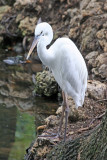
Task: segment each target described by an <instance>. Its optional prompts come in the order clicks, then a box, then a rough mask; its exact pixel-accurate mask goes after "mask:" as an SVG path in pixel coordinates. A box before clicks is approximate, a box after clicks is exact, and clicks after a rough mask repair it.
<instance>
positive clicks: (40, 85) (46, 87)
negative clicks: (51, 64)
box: [35, 71, 58, 96]
mask: <svg viewBox="0 0 107 160" xmlns="http://www.w3.org/2000/svg"><path fill="white" fill-rule="evenodd" d="M35 91H36V93H37V94H40V95H45V96H52V95H54V94H56V93H57V92H58V86H57V82H56V81H55V79H54V77H53V75H52V74H51V73H50V72H49V71H43V72H38V73H37V74H36V85H35Z"/></svg>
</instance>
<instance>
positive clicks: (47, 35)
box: [27, 22, 53, 59]
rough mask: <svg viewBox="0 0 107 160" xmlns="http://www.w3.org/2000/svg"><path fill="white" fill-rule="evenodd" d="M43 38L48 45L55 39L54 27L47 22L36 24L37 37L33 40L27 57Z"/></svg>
mask: <svg viewBox="0 0 107 160" xmlns="http://www.w3.org/2000/svg"><path fill="white" fill-rule="evenodd" d="M43 37H44V39H43ZM41 39H43V40H44V43H45V44H46V45H48V44H50V42H51V41H52V39H53V31H52V27H51V26H50V25H49V24H48V23H46V22H42V23H39V24H38V25H37V26H36V28H35V38H34V40H33V43H32V46H31V48H30V50H29V53H28V55H27V59H28V58H29V56H30V55H31V53H32V51H33V49H34V48H35V46H36V45H37V44H38V42H39V41H41Z"/></svg>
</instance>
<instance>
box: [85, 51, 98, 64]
mask: <svg viewBox="0 0 107 160" xmlns="http://www.w3.org/2000/svg"><path fill="white" fill-rule="evenodd" d="M97 56H98V52H97V51H93V52H90V53H89V54H87V56H86V57H85V58H86V60H88V65H89V66H91V67H96V63H95V60H96V57H97Z"/></svg>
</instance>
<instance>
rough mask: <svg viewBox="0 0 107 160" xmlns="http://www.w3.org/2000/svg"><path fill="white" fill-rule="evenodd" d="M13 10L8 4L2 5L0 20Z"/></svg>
mask: <svg viewBox="0 0 107 160" xmlns="http://www.w3.org/2000/svg"><path fill="white" fill-rule="evenodd" d="M10 10H11V7H10V6H8V5H5V6H1V7H0V20H1V19H2V17H3V16H4V15H5V14H6V13H7V12H9V11H10Z"/></svg>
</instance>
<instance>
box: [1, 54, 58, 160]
mask: <svg viewBox="0 0 107 160" xmlns="http://www.w3.org/2000/svg"><path fill="white" fill-rule="evenodd" d="M0 52H2V51H0ZM1 55H2V56H1V57H0V160H22V159H24V154H25V150H26V148H27V147H29V145H30V144H31V142H32V141H33V140H34V139H35V138H36V136H37V131H36V128H37V126H39V125H41V124H42V123H43V120H44V118H45V117H46V116H47V115H50V114H51V113H55V110H56V108H57V107H58V103H57V102H56V100H54V99H53V100H52V99H46V98H44V97H33V94H32V90H33V87H32V86H33V83H31V78H32V73H31V70H30V69H32V68H33V69H35V68H36V71H37V70H41V65H40V64H37V66H36V67H35V66H31V64H30V66H26V65H25V66H23V65H16V66H9V65H6V64H4V63H3V59H4V58H6V53H4V54H3V53H1ZM7 56H10V54H9V55H8V54H7ZM33 65H34V64H33Z"/></svg>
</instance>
